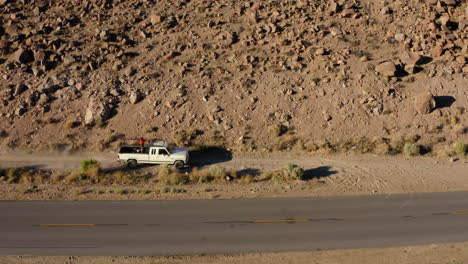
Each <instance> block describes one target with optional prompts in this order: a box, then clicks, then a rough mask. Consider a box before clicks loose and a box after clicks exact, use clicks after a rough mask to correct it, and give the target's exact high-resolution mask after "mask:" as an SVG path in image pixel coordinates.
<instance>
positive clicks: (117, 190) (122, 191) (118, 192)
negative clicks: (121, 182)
mask: <svg viewBox="0 0 468 264" xmlns="http://www.w3.org/2000/svg"><path fill="white" fill-rule="evenodd" d="M126 193H127V190H124V189H120V188H115V189H114V194H117V195H122V194H126Z"/></svg>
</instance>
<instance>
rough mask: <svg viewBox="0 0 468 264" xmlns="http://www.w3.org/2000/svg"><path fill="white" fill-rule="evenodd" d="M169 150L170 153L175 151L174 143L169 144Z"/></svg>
mask: <svg viewBox="0 0 468 264" xmlns="http://www.w3.org/2000/svg"><path fill="white" fill-rule="evenodd" d="M167 151H169V153H170V154H171V153H174V146H173V145H172V144H169V146H167Z"/></svg>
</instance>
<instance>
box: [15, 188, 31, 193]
mask: <svg viewBox="0 0 468 264" xmlns="http://www.w3.org/2000/svg"><path fill="white" fill-rule="evenodd" d="M30 191H31V190H30V189H29V188H26V187H20V188H18V192H19V193H20V194H27V193H29V192H30Z"/></svg>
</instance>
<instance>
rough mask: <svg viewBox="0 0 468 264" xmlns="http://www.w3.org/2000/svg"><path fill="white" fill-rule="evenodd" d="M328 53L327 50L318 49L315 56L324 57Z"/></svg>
mask: <svg viewBox="0 0 468 264" xmlns="http://www.w3.org/2000/svg"><path fill="white" fill-rule="evenodd" d="M325 53H326V50H325V49H324V48H318V49H317V50H316V51H315V53H314V54H315V55H318V56H320V55H324V54H325Z"/></svg>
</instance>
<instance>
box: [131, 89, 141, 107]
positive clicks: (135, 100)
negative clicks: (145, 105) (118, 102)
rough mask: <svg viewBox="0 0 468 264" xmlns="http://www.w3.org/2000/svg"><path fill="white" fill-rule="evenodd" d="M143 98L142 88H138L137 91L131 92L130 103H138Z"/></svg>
mask: <svg viewBox="0 0 468 264" xmlns="http://www.w3.org/2000/svg"><path fill="white" fill-rule="evenodd" d="M141 99H142V95H141V93H140V90H136V91H134V92H132V93H130V103H132V104H136V103H138V102H139V101H141Z"/></svg>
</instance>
